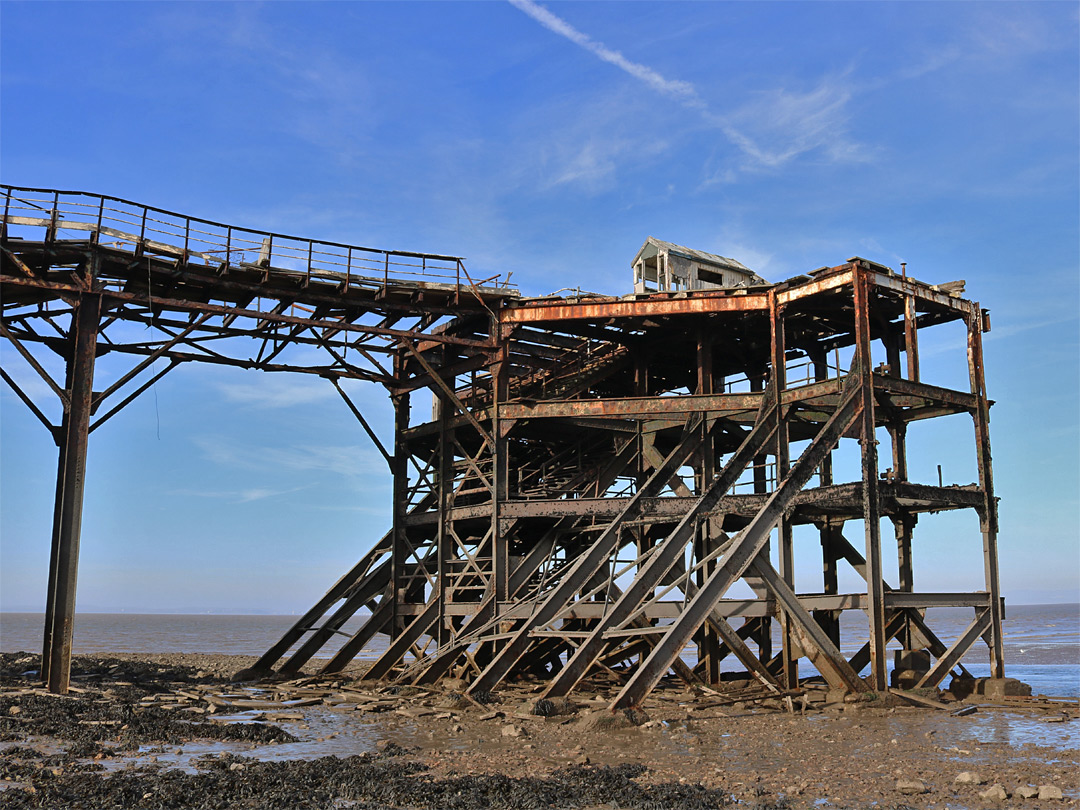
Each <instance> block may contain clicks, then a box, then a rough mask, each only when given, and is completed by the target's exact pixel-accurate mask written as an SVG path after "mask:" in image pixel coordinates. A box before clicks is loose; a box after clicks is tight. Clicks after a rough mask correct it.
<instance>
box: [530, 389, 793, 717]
mask: <svg viewBox="0 0 1080 810" xmlns="http://www.w3.org/2000/svg"><path fill="white" fill-rule="evenodd" d="M778 410H779V407H778V405H777V403H776V386H775V385H771V386H770V387H769V390H768V391H767V392H766V395H765V396H764V397H762V399H761V409H760V410H759V412H758V419H757V422H756V424H755V426H754V429H753V430H752V431H750V433H749V434H748V435H747V437H746V438H745V439H744V440H743V443H742V444H741V445H740V446H739V448H738V449H737V450H736V451H735V452H734V453H733V454H732V456H731V458H730V459H728V461H727V463H725V464H724V466H723V468H722V469H721V470H720V472H719V474H718V475H717V476H716V477H715V478H714V479H713V480H712V481H711V482H710V484H709V486H708V487H706V488H705V490H704V491H703V492H702V493H701V495H700V497H698V499H697V501H696V502H695V503H694V505H693V506H691V507H690V509H689V510H687V512H686V514H685V515H684V516H683V518H682V520H681V521H679V525H678V526H676V527H675V530H674V531H673V532H671V534H669V535H668V536H667V537H666V538H665V539H664V540H662V541H661V542H660V543H659V544H658V545H657V546H656V547H655V549H654V550H653V553H652V556H651V557H650V558H649V560H648V562H646V563H645V564H644V565H643V566H642V567H641V568H640V569H639V570H638V572H637V574H636V575H635V577H634V579H633V581H632V582H630V583H629V584H628V585H627V586H626V588H625V589H624V590H623V592H622V595H621V596H620V597H619V598H618V600H617V601H616V602H615V603H614V604H613V605H611V607H610V608H609V609H608V611H607V612H606V614H605V615H604V617H603V619H601V620H600V621H599V622H597V623H596V625H595V626H594V627H593V628H592V630H591V632H590V634H589V636H588V637H587V638H585V639H584V640H583V641H582V643H581V645H580V646H579V647H578V648H577V651H576V652H575V653H574V655H573V657H572V658H570V660H569V661H567V663H566V666H565V667H564V668H563V669H562V670H561V671H560V672H559V674H558V675H556V676H555V678H554V679H552V681H551V682H550V683H548V686H547V688H546V689H545V690H544V697H561V696H563V695H566V694H568V693H569V692H570V691H571V690H572V689H573V688H574V687H575V686H576V685H577V684H578V682H579V681H580V680H581V679H582V678H583V677H585V673H586V672H588V671H589V668H590V667H591V666H592V665H593V663H594V662H595V661H596V659H597V658H598V657H599V656H600V655H601V654H602V653H603V651H604V648H605V646H606V639H605V637H604V633H605V632H607V631H608V630H610V629H612V628H614V627H618V626H620V625H622V624H623V623H624V622H625V621H626V620H627V619H629V618H630V617H631V616H633V615H634V612H635V611H637V610H639V608H640V605H641V604H642V602H644V601H645V600H646V599H647V598H648V596H649V594H650V593H651V592H652V591H653V590H654V589H655V587H656V585H657V584H658V583H659V582H660V580H661V579H662V578H663V577H664V575H665V574H666V573H667V572H668V571H669V570H671V568H672V566H674V565H675V564H676V562H678V561H679V560H681V559H682V555H683V553H684V552H685V550H686V544H687V542H688V541H690V540H691V539H693V535H694V530H695V528H696V527H697V525H698V523H699V522H700V520H701V518H702V515H703V514H704V513H705V512H706V511H708V510H710V509H712V508H713V507H714V506H716V504H717V503H718V502H719V501H720V499H721V498H722V497H723V496H724V494H725V493H726V492H727V491H728V490H729V489H730V488H731V487H732V486H733V485H734V484H735V482H736V481H738V480H739V476H741V475H742V473H743V470H745V469H746V467H747V465H748V464H749V463H750V462H751V461H752V460H753V458H754V455H755V454H756V453H757V452H758V451H759V450H760V449H761V448H762V447H763V446H764V445H765V443H766V442H767V441H768V440H769V439H770V438H772V436H773V435H774V433H775V431H776V427H777V423H778V421H779V414H778Z"/></svg>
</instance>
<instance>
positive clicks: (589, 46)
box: [509, 0, 705, 109]
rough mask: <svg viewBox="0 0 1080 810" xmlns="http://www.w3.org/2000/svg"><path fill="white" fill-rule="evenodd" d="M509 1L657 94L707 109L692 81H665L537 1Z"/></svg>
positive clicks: (650, 69)
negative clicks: (557, 15)
mask: <svg viewBox="0 0 1080 810" xmlns="http://www.w3.org/2000/svg"><path fill="white" fill-rule="evenodd" d="M509 2H510V3H511V4H512V5H513V6H514V7H515V8H517V9H519V10H520V11H523V12H525V13H526V14H528V15H529V16H530V17H532V18H533V19H534V20H536V21H537V22H538V23H540V24H541V25H542V26H544V27H545V28H547V29H548V30H549V31H553V32H554V33H556V34H558V35H559V36H561V37H566V38H567V39H568V40H570V41H571V42H573V43H574V44H575V45H578V46H580V47H582V48H584V49H585V50H587V51H589V52H590V53H593V54H595V55H596V56H598V57H600V58H601V59H603V60H604V61H605V62H607V63H608V64H611V65H614V66H615V67H617V68H619V70H622V71H624V72H626V73H629V74H630V75H631V76H633V77H634V78H635V79H638V80H639V81H642V82H645V84H647V85H649V87H651V88H653V89H654V90H656V91H657V92H660V93H663V94H664V95H666V96H670V97H671V98H674V99H676V100H678V101H680V102H682V103H683V104H686V105H687V106H689V107H695V108H698V109H701V108H703V107H704V106H705V105H704V103H703V102H702V100H701V98H700V96H698V93H697V90H696V89H694V86H693V85H692V84H690V83H689V82H684V81H679V80H678V79H665V78H664V77H663V76H661V75H660V74H659V73H657V72H656V71H655V70H653V69H652V68H650V67H647V66H646V65H642V64H639V63H637V62H631V61H630V60H629V59H627V58H626V57H625V56H623V55H622V54H621V53H619V52H618V51H613V50H612V49H611V48H609V47H607V46H606V45H604V44H603V43H600V42H597V41H596V40H594V39H593V38H592V37H590V36H589V35H588V34H585V33H583V32H581V31H578V30H577V29H576V28H574V26H572V25H570V23H568V22H567V21H566V20H564V19H562V18H561V17H556V16H555V15H554V14H552V13H551V12H550V11H548V10H547V9H546V8H544V7H543V6H541V5H537V4H536V3H534V2H533V0H509Z"/></svg>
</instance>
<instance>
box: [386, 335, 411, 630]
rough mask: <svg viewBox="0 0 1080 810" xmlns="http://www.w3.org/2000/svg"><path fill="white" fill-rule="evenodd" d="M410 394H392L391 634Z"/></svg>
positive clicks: (397, 365)
mask: <svg viewBox="0 0 1080 810" xmlns="http://www.w3.org/2000/svg"><path fill="white" fill-rule="evenodd" d="M403 354H404V352H403V351H399V352H398V353H397V354H396V355H395V356H394V369H395V371H399V372H400V370H401V367H402V366H403V365H404V357H403ZM409 398H410V397H409V395H408V394H399V395H398V396H396V397H393V403H394V456H393V498H394V500H393V528H392V529H391V532H390V537H391V540H390V549H391V550H390V605H391V611H390V620H391V637H393V635H394V634H395V633H396V631H397V628H398V612H397V605H398V603H399V602H400V601H401V599H402V595H403V594H402V590H401V588H402V574H403V573H404V572H403V570H402V566H403V564H404V562H405V544H406V541H405V516H406V513H407V511H408V492H409V459H410V457H411V454H410V453H409V445H408V444H407V442H406V441H405V437H404V431H405V429H406V428H408V426H409Z"/></svg>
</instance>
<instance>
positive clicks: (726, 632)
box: [675, 582, 781, 692]
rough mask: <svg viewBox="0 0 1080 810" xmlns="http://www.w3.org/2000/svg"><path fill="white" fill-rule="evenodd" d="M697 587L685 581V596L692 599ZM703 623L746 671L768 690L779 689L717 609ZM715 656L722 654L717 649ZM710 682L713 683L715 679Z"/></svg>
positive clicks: (773, 679)
mask: <svg viewBox="0 0 1080 810" xmlns="http://www.w3.org/2000/svg"><path fill="white" fill-rule="evenodd" d="M698 589H699V586H697V585H695V584H694V583H693V582H687V592H686V595H687V597H688V598H690V599H693V598H694V597H695V596H696V595H697V592H698ZM705 624H706V625H707V626H708V627H710V628H712V631H713V632H714V633H716V634H717V635H718V636H719V637H720V640H721V641H722V642H723V644H724V646H725V647H726V648H727V650H728V651H729V652H730V653H731V654H733V655H734V656H735V657H736V658H738V659H739V663H741V664H742V665H743V666H744V667H746V671H747V672H749V673H750V674H751V675H752V676H754V677H755V678H757V680H758V681H759V682H760V683H761V685H762V686H764V687H765V688H766V689H768V690H769V691H770V692H778V691H780V689H781V685H780V682H779V681H777V680H776V678H775V677H773V674H772V673H771V672H769V670H768V668H767V667H766V666H765V665H764V664H763V663H761V661H760V660H758V657H757V656H756V655H754V653H753V652H752V651H751V650H750V648H749V647H748V646H747V645H746V642H744V641H743V639H742V636H741V635H740V633H739V632H738V631H737V630H736V629H735V628H734V627H732V626H731V625H730V624H729V623H728V620H727V619H726V618H724V616H722V615H721V614H720V611H719V610H717V609H715V608H714V609H713V610H712V612H711V613H709V615H708V616H707V617H706V618H705ZM717 657H718V659H719V658H723V655H719V651H718V655H717ZM675 660H676V661H679V660H680V659H678V658H676V659H675ZM718 663H719V662H718ZM710 682H711V683H715V681H710Z"/></svg>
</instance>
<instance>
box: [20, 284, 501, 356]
mask: <svg viewBox="0 0 1080 810" xmlns="http://www.w3.org/2000/svg"><path fill="white" fill-rule="evenodd" d="M0 284H14V285H17V286H20V287H32V288H35V289H42V290H50V291H52V292H56V293H66V294H71V295H76V294H78V293H80V292H82V290H81V289H80V288H78V287H75V286H72V285H69V284H59V283H56V282H46V281H38V280H33V281H31V280H28V279H22V278H19V277H17V276H8V275H4V276H0ZM254 291H255V292H256V293H259V292H260V291H261V294H262V295H263V296H264V297H269V296H268V295H267V291H265V290H261V288H259V287H258V286H255V287H254ZM101 295H102V296H104V297H105V298H107V299H109V300H110V301H121V302H124V303H137V304H141V305H144V306H145V305H147V301H148V299H147V298H146V297H145V296H142V295H137V294H135V293H125V292H122V291H120V290H110V289H103V290H101ZM153 305H154V306H155V307H158V308H161V309H169V310H175V311H177V312H209V313H211V314H214V315H223V316H231V317H232V318H234V319H235V318H251V319H252V320H256V321H258V320H261V319H267V320H270V321H273V322H274V323H283V324H295V325H302V326H323V325H325V322H324V321H320V320H317V319H312V318H300V317H297V316H295V315H285V314H281V315H273V316H271V315H270V314H269V313H267V312H263V311H260V310H251V309H247V308H245V307H230V306H223V305H220V304H210V303H202V302H198V301H190V300H181V299H176V298H165V297H163V296H158V295H155V296H154V297H153ZM358 306H359V305H358ZM378 308H379V307H377V306H369V307H368V308H367V309H368V310H375V309H378ZM333 325H334V328H336V329H340V330H341V331H343V332H349V333H355V334H367V335H375V336H377V337H384V338H387V339H390V338H394V339H402V338H404V339H405V340H409V339H412V338H415V337H417V334H416V333H415V332H408V331H404V330H401V329H380V328H378V327H376V326H368V325H361V324H356V323H342V322H340V321H335V322H334V324H333ZM424 340H430V341H434V342H437V343H449V344H453V345H455V346H471V347H475V348H490V345H491V344H490V343H489V342H487V341H481V340H472V339H469V338H458V337H453V336H451V335H431V334H424Z"/></svg>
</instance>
